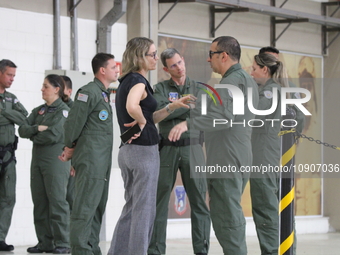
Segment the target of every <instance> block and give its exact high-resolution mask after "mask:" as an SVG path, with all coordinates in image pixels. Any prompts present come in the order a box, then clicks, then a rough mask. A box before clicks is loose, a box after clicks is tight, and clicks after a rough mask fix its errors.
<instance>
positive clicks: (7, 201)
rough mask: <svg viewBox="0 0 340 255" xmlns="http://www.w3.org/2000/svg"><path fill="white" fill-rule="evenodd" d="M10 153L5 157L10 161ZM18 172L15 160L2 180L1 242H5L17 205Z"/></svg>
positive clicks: (0, 199)
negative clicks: (16, 186) (15, 205)
mask: <svg viewBox="0 0 340 255" xmlns="http://www.w3.org/2000/svg"><path fill="white" fill-rule="evenodd" d="M9 157H10V153H9V152H7V154H6V155H5V157H4V161H6V160H8V158H9ZM15 185H16V170H15V161H14V160H13V161H12V162H11V163H10V164H9V165H8V166H7V167H6V174H5V175H4V176H2V177H1V178H0V241H5V239H6V236H7V233H8V230H9V227H10V225H11V220H12V214H13V208H14V204H15Z"/></svg>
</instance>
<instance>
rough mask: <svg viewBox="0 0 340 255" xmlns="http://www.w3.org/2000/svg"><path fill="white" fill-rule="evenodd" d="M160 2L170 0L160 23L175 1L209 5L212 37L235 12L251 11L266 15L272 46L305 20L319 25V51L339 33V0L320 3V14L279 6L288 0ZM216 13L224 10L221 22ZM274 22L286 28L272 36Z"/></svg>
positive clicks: (339, 34)
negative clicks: (266, 0) (259, 1)
mask: <svg viewBox="0 0 340 255" xmlns="http://www.w3.org/2000/svg"><path fill="white" fill-rule="evenodd" d="M158 2H159V3H160V4H161V3H173V5H172V6H171V7H170V9H169V10H168V11H167V12H166V13H165V14H164V16H163V17H162V18H161V19H160V20H159V23H161V22H162V21H163V20H164V18H165V17H166V16H167V15H168V14H169V13H170V12H171V10H172V9H173V8H174V7H175V6H176V5H177V4H178V3H180V2H181V3H184V2H185V3H203V4H208V5H210V7H209V14H210V34H209V36H210V37H215V32H216V31H217V30H218V28H219V27H220V26H221V25H222V24H223V23H224V22H225V21H226V20H227V19H228V18H229V17H230V16H231V15H232V14H233V13H238V12H253V13H258V14H263V15H269V16H270V44H271V45H272V46H275V45H276V42H277V41H278V40H279V39H280V38H281V36H282V35H283V34H284V33H285V32H286V31H287V29H288V28H289V27H290V26H291V25H292V24H293V23H301V22H309V23H313V24H318V25H321V26H322V53H323V54H327V49H328V48H329V46H330V45H331V44H332V43H333V42H334V41H335V40H336V39H337V38H338V37H339V36H340V19H338V18H333V16H334V14H335V13H336V12H337V11H338V10H339V9H340V3H339V1H338V2H327V3H321V9H322V13H321V15H315V14H310V13H304V12H299V11H295V10H288V9H284V8H282V7H283V6H284V5H285V4H286V3H287V2H288V0H284V1H283V3H282V4H281V5H280V6H279V7H276V1H275V0H270V4H271V5H270V6H268V5H262V4H257V3H251V2H246V1H242V0H159V1H158ZM331 6H338V7H337V8H336V10H334V11H333V13H331V14H330V15H329V16H328V7H331ZM216 13H226V16H225V17H224V18H223V19H222V21H221V22H220V23H219V24H218V25H217V26H216V24H215V15H216ZM277 24H287V25H286V27H285V28H284V29H283V30H282V31H281V32H280V34H279V35H276V30H277V29H276V25H277ZM334 32H337V34H336V35H335V36H334V37H333V38H332V40H331V41H330V42H328V41H327V38H328V33H334Z"/></svg>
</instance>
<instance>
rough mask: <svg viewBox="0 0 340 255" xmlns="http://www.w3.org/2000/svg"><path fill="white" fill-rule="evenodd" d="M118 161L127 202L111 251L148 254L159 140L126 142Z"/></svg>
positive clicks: (113, 253)
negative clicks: (139, 143) (154, 143)
mask: <svg viewBox="0 0 340 255" xmlns="http://www.w3.org/2000/svg"><path fill="white" fill-rule="evenodd" d="M118 164H119V167H120V169H121V172H122V177H123V181H124V188H125V201H126V203H125V205H124V207H123V211H122V214H121V216H120V218H119V220H118V222H117V225H116V228H115V231H114V233H113V237H112V241H111V247H110V250H109V252H108V254H109V255H122V254H124V255H145V254H146V252H147V249H148V246H149V243H150V239H151V235H152V229H153V223H154V220H155V215H156V193H157V180H158V174H159V153H158V144H157V145H152V146H141V145H133V144H128V145H124V146H123V147H121V148H120V150H119V153H118Z"/></svg>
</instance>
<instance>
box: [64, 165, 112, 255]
mask: <svg viewBox="0 0 340 255" xmlns="http://www.w3.org/2000/svg"><path fill="white" fill-rule="evenodd" d="M75 169H76V177H75V197H74V201H73V206H72V213H71V225H70V229H71V230H70V241H71V246H72V254H73V255H101V254H102V253H101V250H100V248H99V241H100V240H99V233H100V228H101V223H102V217H103V214H104V212H105V208H106V202H107V198H108V189H109V183H108V180H109V178H110V169H109V170H107V172H108V173H107V176H106V178H104V177H102V176H98V175H97V176H94V175H93V174H92V175H91V174H90V173H89V172H87V171H81V170H77V168H75ZM78 169H80V168H78Z"/></svg>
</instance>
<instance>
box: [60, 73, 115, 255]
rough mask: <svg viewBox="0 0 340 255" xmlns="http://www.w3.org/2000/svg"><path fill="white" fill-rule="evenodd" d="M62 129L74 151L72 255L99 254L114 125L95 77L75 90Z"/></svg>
mask: <svg viewBox="0 0 340 255" xmlns="http://www.w3.org/2000/svg"><path fill="white" fill-rule="evenodd" d="M64 129H65V146H67V147H69V148H75V150H74V153H73V157H72V166H73V167H74V169H75V171H76V176H75V194H74V195H75V196H74V201H73V206H72V213H71V231H70V241H71V248H72V255H92V254H94V255H100V254H101V251H100V248H99V241H100V240H99V232H100V227H101V222H102V217H103V214H104V211H105V207H106V202H107V196H108V185H109V178H110V172H111V157H112V145H113V122H112V109H111V105H110V100H109V94H108V92H107V90H106V88H105V87H104V85H103V84H102V83H101V82H100V81H99V80H98V79H97V78H95V79H94V81H93V82H90V83H89V84H87V85H85V86H83V87H82V88H80V89H79V90H78V92H77V94H76V96H75V101H74V104H73V106H72V108H71V110H70V114H69V117H68V119H67V120H66V123H65V125H64Z"/></svg>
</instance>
